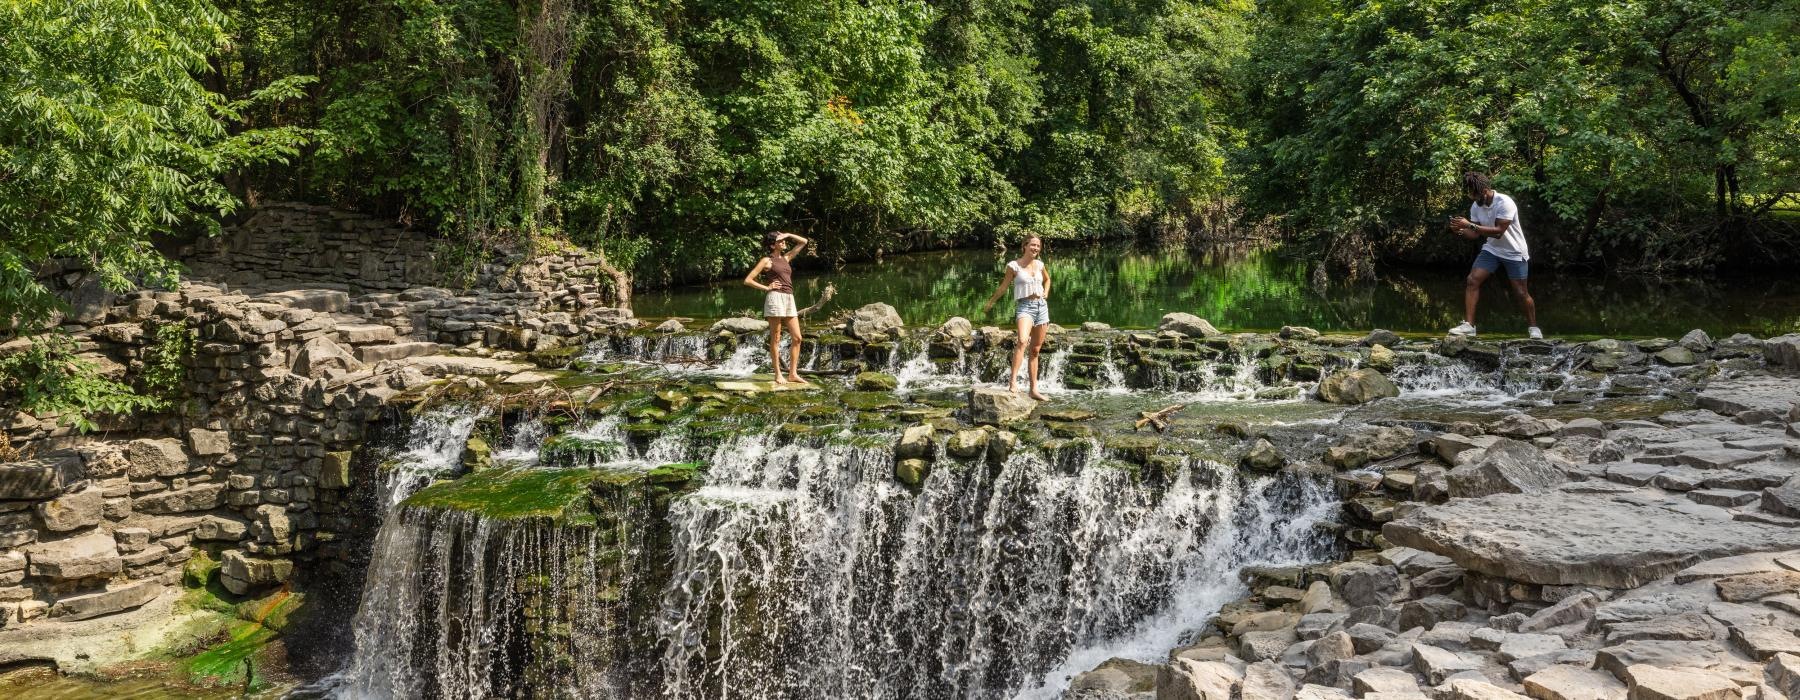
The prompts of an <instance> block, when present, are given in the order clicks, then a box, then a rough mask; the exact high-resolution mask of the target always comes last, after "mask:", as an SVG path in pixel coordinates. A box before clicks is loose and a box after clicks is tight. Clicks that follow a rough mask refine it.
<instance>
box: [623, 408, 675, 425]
mask: <svg viewBox="0 0 1800 700" xmlns="http://www.w3.org/2000/svg"><path fill="white" fill-rule="evenodd" d="M625 415H626V416H629V417H630V418H632V419H633V420H641V421H655V422H658V423H661V422H664V421H667V420H668V419H669V412H668V411H665V410H663V409H662V408H659V407H656V406H637V407H635V408H632V409H631V410H629V411H626V412H625Z"/></svg>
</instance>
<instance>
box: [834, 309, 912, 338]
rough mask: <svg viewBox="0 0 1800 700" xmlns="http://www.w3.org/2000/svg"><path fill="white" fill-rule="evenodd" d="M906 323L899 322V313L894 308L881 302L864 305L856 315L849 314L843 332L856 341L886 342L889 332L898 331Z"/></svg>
mask: <svg viewBox="0 0 1800 700" xmlns="http://www.w3.org/2000/svg"><path fill="white" fill-rule="evenodd" d="M905 325H906V323H905V322H904V321H901V320H900V312H898V311H895V310H894V307H892V306H888V305H887V304H883V303H881V302H875V303H873V304H864V305H863V307H862V308H860V309H857V310H856V313H853V314H850V321H849V323H848V324H847V325H846V327H845V331H846V332H848V333H849V334H850V337H852V338H855V339H857V340H877V341H879V340H886V339H887V337H888V333H889V332H890V331H895V330H899V329H900V328H902V327H904V326H905Z"/></svg>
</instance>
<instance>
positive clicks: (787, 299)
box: [763, 292, 800, 318]
mask: <svg viewBox="0 0 1800 700" xmlns="http://www.w3.org/2000/svg"><path fill="white" fill-rule="evenodd" d="M799 315H800V312H799V311H798V310H797V309H796V307H795V306H794V295H792V294H789V293H787V292H769V295H768V296H766V297H763V318H788V317H790V316H799Z"/></svg>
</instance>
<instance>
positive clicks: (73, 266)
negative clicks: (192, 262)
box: [0, 0, 306, 423]
mask: <svg viewBox="0 0 1800 700" xmlns="http://www.w3.org/2000/svg"><path fill="white" fill-rule="evenodd" d="M222 21H223V17H222V15H221V14H220V13H219V12H218V11H217V10H216V9H215V8H213V7H212V5H210V4H208V3H206V2H202V1H199V0H159V1H158V2H139V1H134V0H56V1H54V2H50V1H44V0H0V66H5V67H4V68H0V327H3V328H4V330H6V331H7V332H9V333H13V334H29V333H36V332H39V331H43V330H45V328H46V327H47V326H48V325H50V324H53V323H54V322H55V321H56V320H57V319H58V311H59V309H60V308H61V307H62V305H63V304H62V301H61V299H60V298H59V297H58V296H57V295H56V294H55V293H54V292H53V291H52V290H51V288H50V287H48V286H46V284H45V281H46V280H44V279H42V278H41V277H40V275H42V274H43V273H45V272H46V271H47V270H50V269H57V270H62V271H64V272H65V273H66V274H71V275H74V276H76V277H77V279H75V280H73V283H74V284H78V285H79V284H85V283H87V282H88V280H90V279H97V281H98V282H99V283H100V284H101V285H103V286H104V287H105V288H107V289H109V290H111V291H114V292H122V291H126V290H129V289H132V288H135V287H136V286H138V285H145V286H159V287H169V286H172V285H173V284H174V283H175V280H176V272H177V271H176V268H175V266H174V265H173V264H172V263H171V262H170V261H169V260H167V259H165V258H164V257H163V256H162V255H160V254H159V253H158V252H157V251H156V249H155V248H154V247H152V246H151V240H150V239H151V236H153V235H156V234H164V233H169V232H172V231H177V230H184V229H190V228H198V229H201V230H211V229H215V228H216V227H217V225H218V223H217V217H218V216H221V215H223V214H226V213H228V212H230V211H231V210H232V209H233V207H234V206H235V205H236V201H235V200H234V199H233V197H232V196H231V195H230V193H229V192H228V191H227V190H226V188H225V187H224V186H223V185H222V184H221V182H220V180H219V177H220V176H221V175H222V174H224V173H226V172H228V171H230V170H231V169H233V168H236V167H240V166H242V165H245V164H249V163H258V162H268V161H279V160H282V159H285V158H286V157H289V156H292V155H294V154H295V153H297V152H298V149H299V147H300V145H301V144H302V142H303V139H304V132H302V131H301V130H298V129H293V128H275V129H254V130H241V131H237V132H235V133H233V132H232V131H230V130H229V129H228V125H229V124H231V123H232V122H233V121H235V120H236V119H237V118H238V116H239V115H240V114H241V112H242V110H244V109H246V108H247V107H248V106H249V104H250V101H241V102H233V101H227V100H226V99H225V98H223V97H222V96H221V95H219V94H218V93H215V92H211V91H209V90H207V89H206V88H205V86H204V85H203V84H202V82H201V80H200V78H198V77H197V76H201V75H204V74H206V73H207V72H208V71H209V70H210V67H209V65H208V58H209V57H210V56H212V55H213V54H214V53H215V52H217V51H218V50H219V49H220V48H221V47H222V46H223V45H224V43H225V34H224V31H223V29H222V28H221V22H222ZM305 82H306V79H305V78H303V77H298V76H289V77H285V78H283V79H281V80H277V81H274V82H273V83H271V84H269V85H268V86H266V87H264V88H263V89H261V90H259V91H258V92H257V93H256V94H255V95H253V96H252V99H253V100H267V99H279V98H283V97H290V96H293V95H295V94H297V93H298V90H299V88H300V86H301V85H303V84H304V83H305ZM53 262H55V263H58V265H57V267H55V268H50V267H48V266H49V265H51V264H52V263H53ZM71 271H72V272H71ZM65 281H69V280H65ZM72 345H73V344H72V343H69V342H67V341H66V340H65V339H58V338H55V337H53V336H44V337H39V338H38V339H37V340H36V341H35V342H34V345H33V347H32V348H31V349H30V350H29V351H26V352H22V353H19V354H17V355H16V356H14V357H11V358H7V360H6V361H5V362H4V363H0V373H4V374H5V376H3V377H0V393H4V394H6V395H7V398H9V399H12V400H14V401H16V402H22V405H23V406H24V407H25V408H26V409H27V410H35V409H51V410H56V411H59V412H62V413H64V414H65V415H66V416H68V417H70V418H72V419H73V420H75V421H77V422H78V423H81V422H82V421H84V417H83V414H85V413H87V412H90V411H121V410H130V409H133V408H139V407H144V406H146V405H149V404H148V402H146V401H144V400H139V399H136V398H134V397H133V396H132V395H131V393H130V392H129V391H128V390H126V389H125V388H124V387H122V386H120V385H117V384H113V383H110V382H105V381H104V380H100V379H98V378H97V377H95V376H93V374H92V371H91V370H90V369H87V366H86V365H85V364H84V363H81V362H77V361H74V360H73V359H72V351H71V347H72Z"/></svg>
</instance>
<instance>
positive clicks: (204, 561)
mask: <svg viewBox="0 0 1800 700" xmlns="http://www.w3.org/2000/svg"><path fill="white" fill-rule="evenodd" d="M218 571H219V562H217V561H214V560H213V558H212V555H210V554H207V553H206V550H204V549H196V550H194V556H193V557H192V558H190V559H188V560H187V563H186V564H183V565H182V566H181V583H182V585H185V586H187V587H188V588H199V589H204V588H206V584H208V583H211V582H212V580H213V574H215V573H217V572H218Z"/></svg>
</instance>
